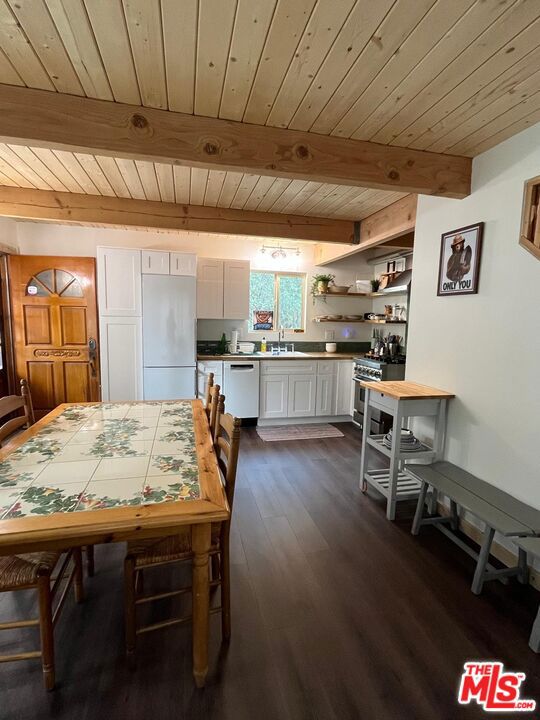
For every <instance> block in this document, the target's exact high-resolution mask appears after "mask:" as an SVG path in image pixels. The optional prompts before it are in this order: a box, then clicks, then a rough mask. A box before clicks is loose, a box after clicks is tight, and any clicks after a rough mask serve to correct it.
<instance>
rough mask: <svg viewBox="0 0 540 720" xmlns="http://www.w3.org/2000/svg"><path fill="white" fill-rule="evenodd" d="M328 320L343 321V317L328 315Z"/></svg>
mask: <svg viewBox="0 0 540 720" xmlns="http://www.w3.org/2000/svg"><path fill="white" fill-rule="evenodd" d="M326 318H327V319H328V320H343V315H327V316H326Z"/></svg>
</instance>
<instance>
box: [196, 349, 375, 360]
mask: <svg viewBox="0 0 540 720" xmlns="http://www.w3.org/2000/svg"><path fill="white" fill-rule="evenodd" d="M300 352H301V351H300ZM364 355H365V353H362V352H356V353H338V352H335V353H328V352H303V353H302V355H296V354H294V353H283V354H282V355H258V354H257V353H253V354H251V355H247V354H239V355H197V360H201V361H202V360H208V361H212V360H352V359H353V358H357V357H363V356H364Z"/></svg>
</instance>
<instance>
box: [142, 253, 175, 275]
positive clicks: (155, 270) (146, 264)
mask: <svg viewBox="0 0 540 720" xmlns="http://www.w3.org/2000/svg"><path fill="white" fill-rule="evenodd" d="M142 271H143V273H149V274H152V275H168V274H169V253H168V252H164V251H162V250H143V251H142Z"/></svg>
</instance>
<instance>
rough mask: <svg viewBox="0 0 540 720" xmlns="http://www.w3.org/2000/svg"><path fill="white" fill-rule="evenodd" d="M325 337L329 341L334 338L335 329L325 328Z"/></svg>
mask: <svg viewBox="0 0 540 720" xmlns="http://www.w3.org/2000/svg"><path fill="white" fill-rule="evenodd" d="M324 339H325V340H326V341H327V342H329V341H330V340H333V339H334V331H333V330H325V331H324Z"/></svg>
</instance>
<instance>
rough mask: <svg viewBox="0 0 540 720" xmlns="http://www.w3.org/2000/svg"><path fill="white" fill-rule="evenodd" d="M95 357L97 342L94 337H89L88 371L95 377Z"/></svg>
mask: <svg viewBox="0 0 540 720" xmlns="http://www.w3.org/2000/svg"><path fill="white" fill-rule="evenodd" d="M96 357H97V342H96V341H95V339H94V338H90V340H89V341H88V359H89V361H90V372H91V373H92V377H97V370H96Z"/></svg>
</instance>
